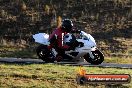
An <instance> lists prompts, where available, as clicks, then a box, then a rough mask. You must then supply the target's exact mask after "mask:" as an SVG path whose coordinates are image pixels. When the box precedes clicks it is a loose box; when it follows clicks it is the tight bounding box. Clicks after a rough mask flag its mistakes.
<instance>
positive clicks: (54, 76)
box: [0, 64, 132, 88]
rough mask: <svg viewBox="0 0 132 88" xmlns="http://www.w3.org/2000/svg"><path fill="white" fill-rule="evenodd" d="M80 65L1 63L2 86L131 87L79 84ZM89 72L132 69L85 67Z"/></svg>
mask: <svg viewBox="0 0 132 88" xmlns="http://www.w3.org/2000/svg"><path fill="white" fill-rule="evenodd" d="M78 68H79V67H77V66H65V65H63V66H62V65H57V64H0V88H95V87H96V88H124V87H125V88H130V87H132V83H130V84H123V85H105V84H96V85H94V84H88V85H78V84H77V83H76V80H75V78H76V75H77V70H78ZM84 69H86V71H87V73H88V74H130V75H131V76H132V70H131V69H116V68H99V67H84Z"/></svg>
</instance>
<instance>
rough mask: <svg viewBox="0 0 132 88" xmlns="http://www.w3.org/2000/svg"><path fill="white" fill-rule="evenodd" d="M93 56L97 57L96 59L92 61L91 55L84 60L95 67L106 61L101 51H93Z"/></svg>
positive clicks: (87, 55) (85, 56)
mask: <svg viewBox="0 0 132 88" xmlns="http://www.w3.org/2000/svg"><path fill="white" fill-rule="evenodd" d="M92 54H93V56H94V57H95V58H94V59H92V58H91V57H90V56H89V54H86V55H84V59H85V60H86V61H87V62H89V63H91V64H93V65H98V64H101V63H102V62H103V61H104V55H103V53H102V52H101V51H99V50H95V51H92Z"/></svg>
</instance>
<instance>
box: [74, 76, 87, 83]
mask: <svg viewBox="0 0 132 88" xmlns="http://www.w3.org/2000/svg"><path fill="white" fill-rule="evenodd" d="M76 81H77V84H79V85H85V84H86V82H87V80H86V78H85V77H84V76H77V78H76Z"/></svg>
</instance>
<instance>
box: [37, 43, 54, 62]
mask: <svg viewBox="0 0 132 88" xmlns="http://www.w3.org/2000/svg"><path fill="white" fill-rule="evenodd" d="M36 53H37V56H38V57H39V58H40V59H42V60H43V61H45V62H46V63H48V62H54V56H53V54H52V53H51V51H50V50H48V48H47V46H46V45H39V46H38V47H37V49H36Z"/></svg>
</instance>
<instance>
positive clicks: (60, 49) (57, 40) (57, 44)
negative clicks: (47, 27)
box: [48, 19, 73, 61]
mask: <svg viewBox="0 0 132 88" xmlns="http://www.w3.org/2000/svg"><path fill="white" fill-rule="evenodd" d="M72 29H73V22H72V21H71V20H70V19H64V20H63V21H62V24H61V27H59V28H56V29H55V30H54V31H53V32H52V34H51V35H50V36H49V42H50V45H49V46H48V49H51V48H52V47H54V48H55V50H56V51H57V53H58V54H57V56H56V58H55V59H56V60H57V61H60V60H61V59H63V57H62V56H63V55H64V54H65V51H66V50H70V49H71V47H70V46H68V45H64V44H63V36H65V35H66V34H67V33H70V32H71V31H72Z"/></svg>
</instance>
